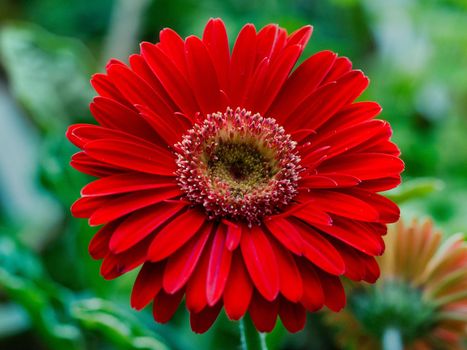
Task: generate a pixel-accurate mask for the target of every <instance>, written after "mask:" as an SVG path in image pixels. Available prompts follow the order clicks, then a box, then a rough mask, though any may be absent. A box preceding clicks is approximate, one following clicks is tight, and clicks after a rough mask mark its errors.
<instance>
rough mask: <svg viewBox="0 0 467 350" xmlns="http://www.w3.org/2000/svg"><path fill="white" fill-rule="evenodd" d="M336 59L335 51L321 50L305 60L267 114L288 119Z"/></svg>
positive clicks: (289, 79)
mask: <svg viewBox="0 0 467 350" xmlns="http://www.w3.org/2000/svg"><path fill="white" fill-rule="evenodd" d="M335 59H336V54H335V53H333V52H331V51H321V52H318V53H317V54H315V55H313V56H311V57H310V58H308V59H307V60H305V61H304V62H303V63H302V64H301V65H300V66H298V68H297V69H295V71H294V72H293V73H292V74H291V75H290V77H289V78H288V79H287V81H286V82H285V84H284V86H283V87H282V90H281V92H280V94H279V95H278V96H277V98H276V100H275V101H274V103H273V105H272V107H271V108H270V109H269V111H268V113H267V115H270V116H272V117H274V118H276V119H277V120H279V121H283V120H285V119H287V117H288V116H289V114H290V112H292V111H294V110H295V108H297V107H298V105H299V104H300V103H301V102H303V100H304V99H305V98H306V97H307V96H308V95H309V94H311V93H312V92H313V91H314V90H315V89H316V88H317V87H318V85H319V83H320V82H321V81H322V80H323V78H324V76H325V75H326V73H327V72H328V71H329V69H330V68H331V65H332V64H333V62H334V60H335Z"/></svg>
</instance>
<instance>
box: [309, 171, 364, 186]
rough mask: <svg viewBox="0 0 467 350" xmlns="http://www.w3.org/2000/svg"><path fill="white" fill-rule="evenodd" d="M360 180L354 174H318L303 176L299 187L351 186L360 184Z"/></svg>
mask: <svg viewBox="0 0 467 350" xmlns="http://www.w3.org/2000/svg"><path fill="white" fill-rule="evenodd" d="M360 183H361V181H360V180H359V179H357V178H356V177H354V176H350V175H344V174H326V175H325V174H319V175H310V176H307V177H303V178H302V179H301V180H300V187H304V188H337V187H352V186H356V185H358V184H360Z"/></svg>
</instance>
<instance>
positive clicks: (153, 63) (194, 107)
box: [141, 31, 199, 117]
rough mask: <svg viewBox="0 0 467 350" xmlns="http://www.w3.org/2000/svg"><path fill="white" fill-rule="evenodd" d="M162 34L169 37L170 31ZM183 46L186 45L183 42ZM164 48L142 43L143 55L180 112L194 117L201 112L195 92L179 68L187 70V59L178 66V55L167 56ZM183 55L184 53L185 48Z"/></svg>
mask: <svg viewBox="0 0 467 350" xmlns="http://www.w3.org/2000/svg"><path fill="white" fill-rule="evenodd" d="M162 33H166V35H169V33H170V31H162V32H161V37H162ZM175 35H176V34H175ZM177 36H178V35H177ZM161 39H162V38H161ZM167 42H169V40H167V41H166V43H167ZM181 45H184V43H183V41H182V42H181ZM163 47H164V46H163V45H162V44H161V45H153V44H150V43H142V44H141V53H142V55H143V57H144V59H145V60H146V62H147V63H148V65H149V67H150V68H151V69H152V71H153V72H154V74H155V75H156V76H157V78H158V79H159V80H160V82H161V83H162V85H163V86H164V88H165V89H166V91H167V93H168V94H169V95H170V97H171V98H172V99H173V101H174V102H175V103H176V104H177V106H178V107H179V108H180V110H181V111H182V112H183V113H185V114H187V115H188V116H190V117H193V116H194V115H195V114H196V112H198V111H199V107H198V104H197V103H196V100H195V98H194V95H193V91H192V90H191V88H190V86H189V84H188V81H187V78H186V77H185V76H184V75H183V74H182V72H181V71H180V70H179V69H178V68H177V67H183V68H184V69H185V70H186V67H185V62H184V61H185V57H182V59H183V63H179V64H178V65H177V58H176V57H177V55H175V54H171V55H167V54H166V53H164V52H163V50H162V49H163ZM174 51H178V49H176V48H175V49H174ZM181 53H182V54H183V53H184V48H183V46H182V50H181ZM161 115H163V114H161Z"/></svg>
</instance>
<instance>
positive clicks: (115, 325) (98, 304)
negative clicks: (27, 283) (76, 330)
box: [71, 298, 168, 350]
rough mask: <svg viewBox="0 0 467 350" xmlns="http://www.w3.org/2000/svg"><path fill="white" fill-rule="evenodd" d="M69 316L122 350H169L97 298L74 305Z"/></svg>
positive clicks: (137, 323)
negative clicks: (97, 332) (100, 334)
mask: <svg viewBox="0 0 467 350" xmlns="http://www.w3.org/2000/svg"><path fill="white" fill-rule="evenodd" d="M71 313H72V315H73V316H74V317H75V318H76V319H77V320H78V321H79V322H80V323H81V324H82V326H83V327H85V328H87V329H89V330H92V331H99V332H100V333H102V334H103V335H104V336H105V337H106V338H107V339H109V340H110V341H112V343H114V344H115V345H117V346H119V347H120V348H122V349H144V350H167V349H168V348H167V347H166V346H165V345H164V344H163V343H162V342H161V341H159V340H158V339H157V338H156V334H154V333H153V332H151V331H150V330H149V329H148V328H146V327H145V326H144V325H143V324H142V323H141V322H139V321H138V319H136V318H134V317H133V316H132V315H131V314H129V313H127V312H125V311H123V310H122V309H121V308H119V307H117V305H115V304H113V303H111V302H109V301H105V300H103V299H99V298H92V299H86V300H80V301H76V302H75V303H73V304H72V306H71Z"/></svg>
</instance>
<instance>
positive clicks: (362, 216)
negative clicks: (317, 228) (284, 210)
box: [294, 190, 379, 224]
mask: <svg viewBox="0 0 467 350" xmlns="http://www.w3.org/2000/svg"><path fill="white" fill-rule="evenodd" d="M300 200H301V201H303V202H305V203H307V204H306V205H305V209H306V207H307V205H310V206H311V208H312V209H314V208H316V209H318V208H319V209H320V210H324V211H326V212H328V213H332V214H336V215H340V216H343V217H347V218H351V219H355V220H361V221H378V219H379V213H378V211H377V210H376V209H374V208H373V207H372V206H371V205H369V204H367V203H366V202H365V201H363V200H361V199H358V198H357V197H355V196H352V195H349V194H345V193H342V192H337V191H330V190H313V191H309V192H306V193H304V195H303V196H302V197H301V198H300ZM308 203H309V204H308ZM312 212H313V210H310V211H308V212H307V213H308V214H310V215H311V213H312ZM294 215H295V216H297V213H294ZM301 218H302V219H303V220H305V221H310V222H311V223H312V224H315V223H316V224H325V223H320V222H317V220H308V217H307V216H305V215H302V216H301Z"/></svg>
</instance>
